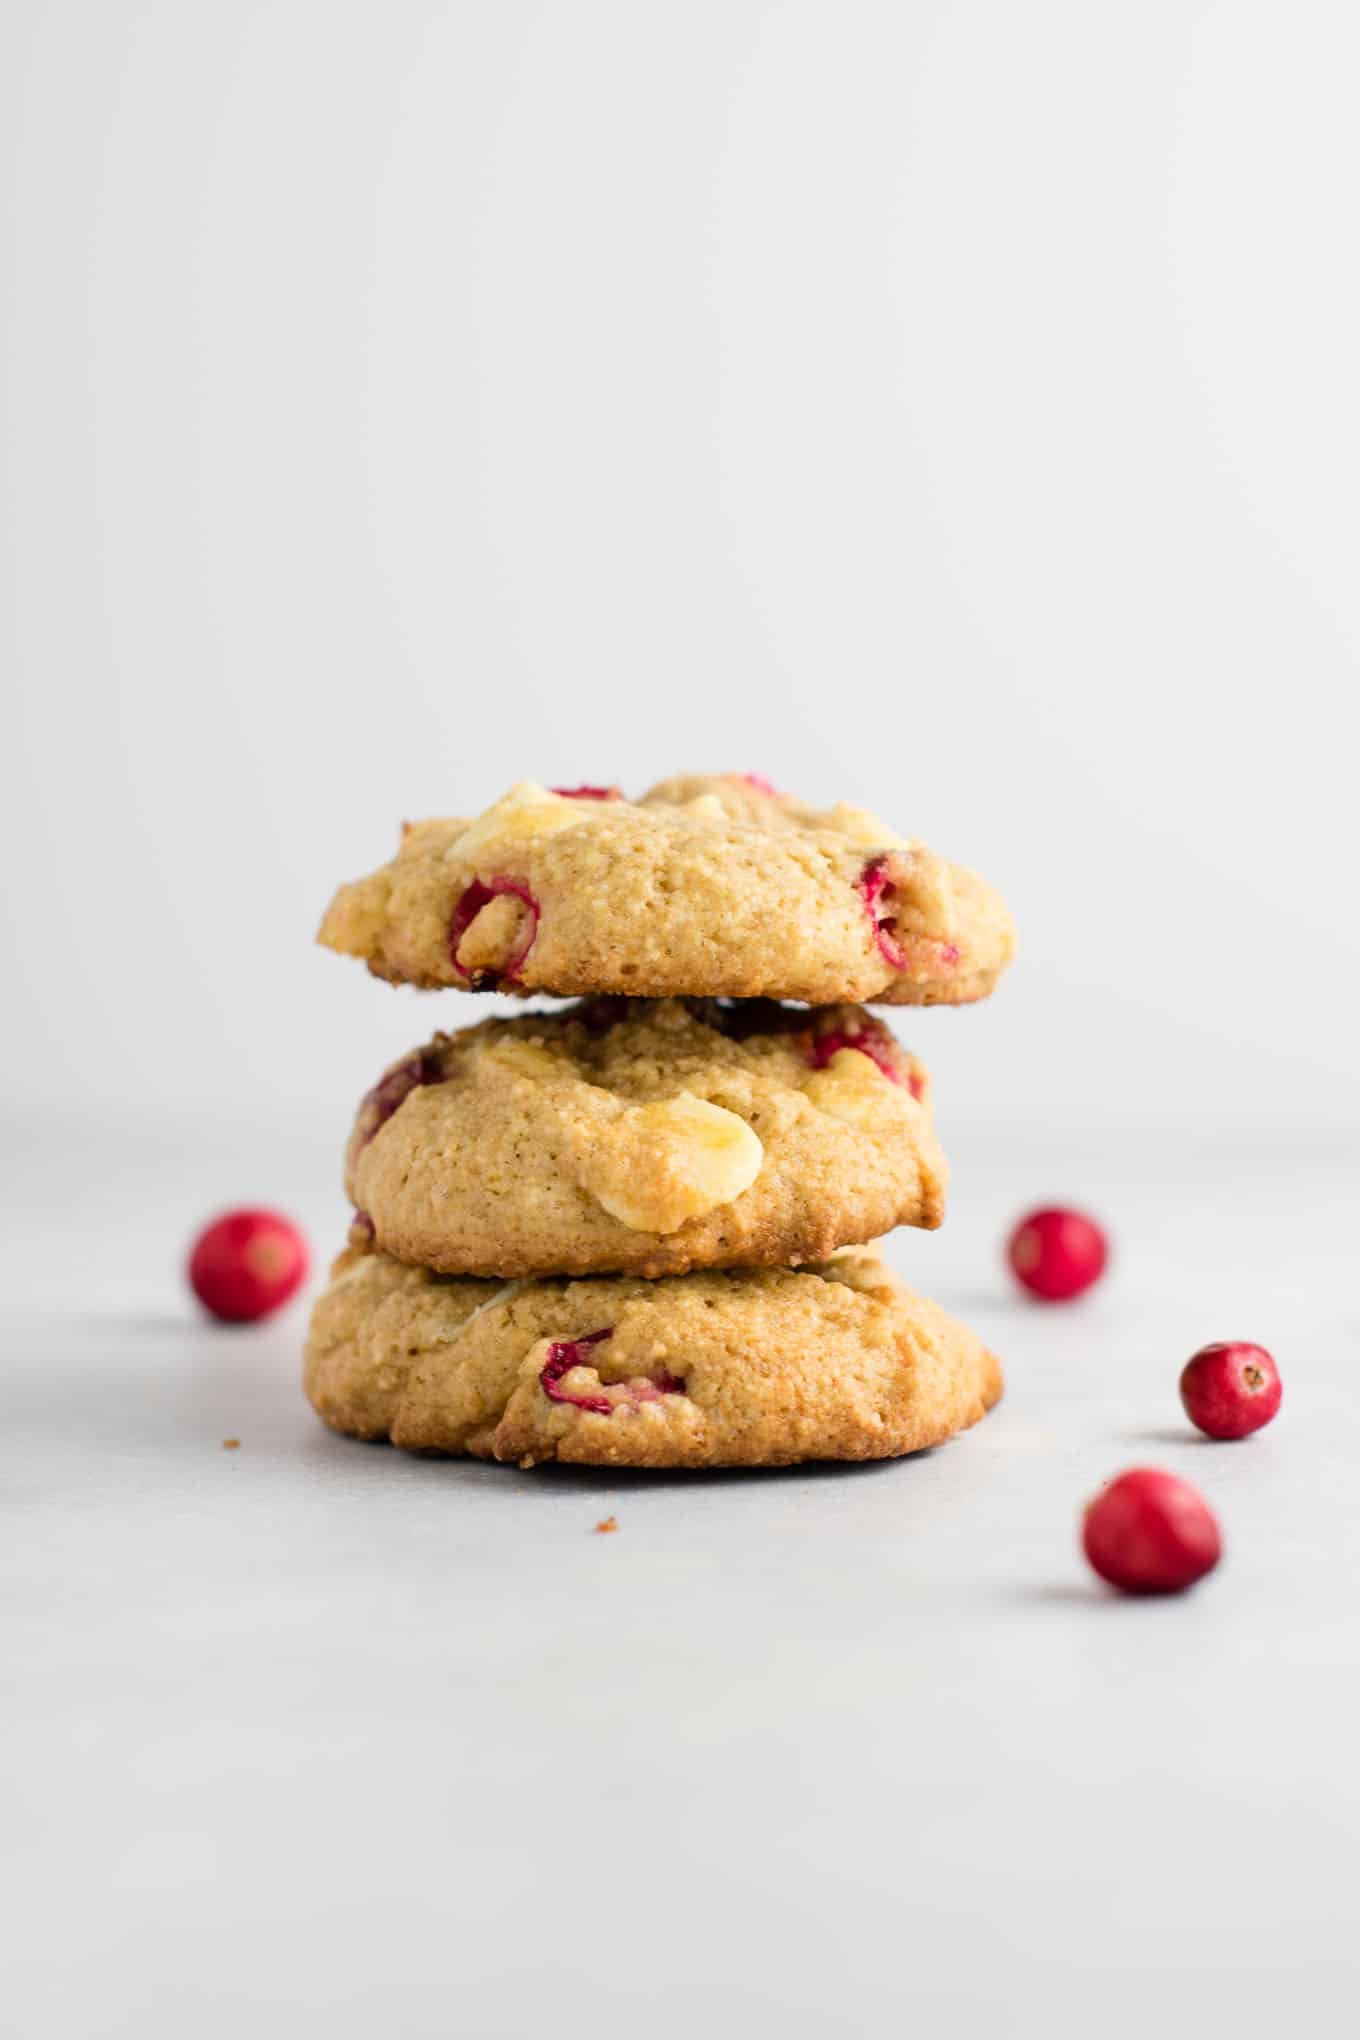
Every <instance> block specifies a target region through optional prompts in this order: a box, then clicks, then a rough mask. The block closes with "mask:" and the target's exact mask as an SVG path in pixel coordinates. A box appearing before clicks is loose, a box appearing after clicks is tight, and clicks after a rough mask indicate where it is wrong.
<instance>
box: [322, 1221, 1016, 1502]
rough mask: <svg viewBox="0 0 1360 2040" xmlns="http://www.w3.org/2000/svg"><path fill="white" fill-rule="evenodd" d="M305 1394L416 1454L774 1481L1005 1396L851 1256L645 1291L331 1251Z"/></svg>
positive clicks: (941, 1320)
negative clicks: (716, 1470) (751, 1471)
mask: <svg viewBox="0 0 1360 2040" xmlns="http://www.w3.org/2000/svg"><path fill="white" fill-rule="evenodd" d="M304 1384H305V1387H306V1391H307V1395H308V1397H309V1398H310V1400H311V1402H312V1404H313V1405H314V1407H315V1408H316V1410H317V1412H318V1414H319V1415H320V1416H321V1417H322V1418H323V1419H324V1420H325V1422H326V1423H327V1424H329V1425H330V1426H331V1427H332V1429H334V1430H337V1431H345V1432H348V1433H350V1434H352V1435H353V1436H355V1437H359V1438H390V1439H391V1440H392V1442H393V1443H394V1444H396V1445H402V1446H406V1447H408V1448H410V1449H412V1450H416V1451H434V1452H448V1453H470V1454H472V1455H473V1456H475V1457H477V1458H479V1459H504V1460H516V1461H518V1462H519V1464H520V1465H521V1466H532V1465H535V1464H537V1463H538V1462H540V1461H542V1460H550V1459H557V1460H564V1461H572V1462H574V1463H577V1464H582V1465H592V1466H655V1467H667V1466H675V1467H681V1466H692V1467H704V1466H788V1465H792V1464H793V1463H794V1462H796V1461H798V1460H801V1459H888V1458H892V1457H894V1456H895V1455H897V1454H899V1453H903V1452H916V1451H919V1450H920V1449H921V1448H922V1447H923V1446H927V1445H939V1444H941V1443H942V1442H943V1441H944V1440H945V1439H946V1438H950V1437H952V1436H953V1434H954V1433H955V1432H956V1431H961V1430H963V1429H964V1428H965V1427H966V1426H968V1425H969V1424H975V1423H976V1422H977V1421H978V1419H979V1418H980V1417H982V1416H984V1415H985V1414H986V1412H987V1410H988V1409H990V1408H991V1406H992V1404H993V1403H994V1402H996V1400H997V1398H998V1397H999V1396H1000V1394H1001V1370H1000V1367H999V1365H998V1363H997V1361H996V1360H995V1359H994V1358H993V1356H992V1355H991V1354H990V1353H989V1352H988V1351H987V1350H986V1348H985V1347H984V1346H983V1345H982V1343H981V1341H980V1340H979V1339H978V1338H976V1337H975V1335H974V1334H973V1333H972V1332H970V1331H967V1330H966V1329H965V1328H964V1326H962V1325H960V1324H957V1323H956V1322H955V1321H954V1320H953V1319H952V1318H950V1317H948V1316H946V1314H945V1313H944V1311H942V1310H941V1309H940V1308H939V1306H938V1305H936V1304H933V1303H929V1302H927V1301H926V1300H925V1298H923V1297H919V1296H916V1295H914V1294H913V1293H912V1291H911V1290H909V1289H908V1288H906V1287H905V1285H904V1284H903V1283H901V1282H900V1281H899V1280H898V1279H897V1277H896V1276H895V1275H893V1274H892V1273H891V1272H890V1271H889V1270H888V1269H887V1268H886V1267H885V1266H884V1265H883V1263H882V1262H881V1261H880V1260H879V1259H878V1258H877V1256H876V1255H875V1254H873V1253H872V1252H870V1251H868V1250H867V1249H865V1248H849V1249H847V1250H846V1251H845V1252H844V1253H841V1254H837V1255H836V1256H835V1257H834V1258H833V1259H831V1260H829V1261H825V1262H822V1263H819V1264H818V1265H817V1266H815V1267H809V1268H807V1269H790V1268H761V1269H757V1270H754V1271H750V1272H747V1273H744V1274H743V1273H735V1274H734V1273H730V1272H729V1273H717V1272H714V1271H711V1270H709V1271H705V1272H703V1273H700V1274H694V1275H674V1276H668V1277H665V1278H663V1279H662V1280H661V1281H659V1282H645V1281H641V1280H638V1279H636V1278H635V1277H633V1276H630V1275H610V1276H598V1277H596V1278H594V1279H593V1280H587V1281H560V1280H559V1281H538V1282H510V1283H502V1284H498V1283H495V1282H486V1281H477V1280H476V1279H474V1278H471V1277H465V1276H461V1277H460V1276H452V1275H434V1274H431V1273H430V1272H429V1271H428V1270H426V1269H423V1268H411V1267H407V1266H405V1265H404V1264H403V1263H402V1262H400V1261H394V1260H391V1259H390V1258H389V1257H388V1256H387V1255H385V1254H380V1253H378V1252H376V1251H374V1250H372V1249H369V1248H364V1247H351V1248H349V1249H347V1250H346V1252H344V1253H343V1254H341V1256H340V1258H339V1259H338V1260H337V1261H336V1263H335V1266H334V1268H333V1270H332V1273H331V1280H330V1285H329V1287H328V1288H327V1289H326V1290H325V1291H324V1292H323V1293H322V1295H321V1297H320V1299H319V1301H318V1302H317V1305H316V1308H315V1311H314V1312H313V1316H312V1324H311V1332H310V1335H309V1338H308V1342H307V1352H306V1360H305V1368H304Z"/></svg>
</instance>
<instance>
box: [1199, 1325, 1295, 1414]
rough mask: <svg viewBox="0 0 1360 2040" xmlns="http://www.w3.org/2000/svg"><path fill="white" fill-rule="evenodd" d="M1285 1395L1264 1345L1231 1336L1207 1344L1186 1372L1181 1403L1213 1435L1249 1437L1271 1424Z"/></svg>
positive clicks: (1202, 1347) (1201, 1348) (1273, 1363)
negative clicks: (1263, 1426) (1216, 1343)
mask: <svg viewBox="0 0 1360 2040" xmlns="http://www.w3.org/2000/svg"><path fill="white" fill-rule="evenodd" d="M1283 1393H1284V1391H1283V1389H1282V1388H1281V1386H1280V1376H1279V1371H1278V1369H1277V1368H1276V1365H1275V1362H1274V1361H1273V1360H1272V1359H1271V1357H1270V1355H1269V1353H1267V1351H1266V1349H1265V1347H1264V1346H1251V1345H1248V1344H1247V1342H1246V1341H1245V1340H1244V1339H1225V1340H1223V1341H1222V1342H1221V1343H1219V1344H1218V1345H1214V1346H1201V1347H1200V1349H1199V1351H1198V1353H1196V1354H1195V1355H1194V1356H1193V1358H1192V1359H1189V1360H1187V1361H1186V1363H1185V1367H1184V1370H1183V1372H1182V1374H1181V1401H1182V1402H1183V1403H1184V1404H1185V1414H1186V1416H1187V1417H1189V1419H1190V1421H1191V1423H1192V1424H1198V1426H1199V1428H1200V1430H1201V1431H1204V1432H1207V1434H1208V1436H1209V1437H1211V1438H1245V1437H1246V1436H1247V1435H1248V1433H1249V1432H1252V1431H1259V1430H1260V1428H1261V1426H1262V1425H1263V1424H1268V1423H1269V1422H1270V1420H1271V1418H1272V1417H1273V1416H1274V1414H1275V1412H1276V1411H1277V1410H1278V1409H1279V1407H1280V1397H1281V1395H1282V1394H1283Z"/></svg>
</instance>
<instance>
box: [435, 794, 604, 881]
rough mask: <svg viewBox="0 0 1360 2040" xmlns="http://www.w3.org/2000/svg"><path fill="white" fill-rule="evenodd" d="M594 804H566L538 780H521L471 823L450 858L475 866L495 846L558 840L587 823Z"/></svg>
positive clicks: (450, 853) (583, 802)
mask: <svg viewBox="0 0 1360 2040" xmlns="http://www.w3.org/2000/svg"><path fill="white" fill-rule="evenodd" d="M593 806H594V803H592V802H590V801H581V800H567V799H566V798H565V797H564V796H563V795H562V794H560V793H551V792H550V791H549V790H548V788H547V787H546V786H540V785H539V784H538V783H537V781H536V780H533V779H522V780H521V781H520V783H519V785H518V786H512V787H511V789H510V791H509V793H507V794H506V795H505V797H504V799H502V800H498V801H497V802H496V805H495V806H494V807H489V808H488V809H487V810H486V813H485V814H482V815H478V817H477V819H476V821H475V822H470V823H469V824H468V826H467V828H466V829H464V831H463V833H462V835H461V836H458V837H456V838H455V840H454V841H453V842H452V843H451V844H450V845H449V849H448V856H449V857H450V858H456V859H457V861H458V862H459V863H460V864H462V863H469V862H471V863H475V862H476V861H477V860H478V859H479V858H480V857H481V855H482V852H483V851H484V850H486V849H487V848H489V846H490V845H491V844H493V843H508V844H512V843H526V842H532V841H533V840H534V839H535V838H537V837H543V836H555V835H557V834H558V832H559V830H562V829H570V828H573V827H574V826H575V825H576V824H577V823H578V822H581V821H584V820H586V819H587V817H588V815H589V813H590V812H591V811H592V809H593Z"/></svg>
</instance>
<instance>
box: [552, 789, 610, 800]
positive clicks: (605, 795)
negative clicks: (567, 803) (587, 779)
mask: <svg viewBox="0 0 1360 2040" xmlns="http://www.w3.org/2000/svg"><path fill="white" fill-rule="evenodd" d="M548 791H549V793H555V794H558V795H559V796H560V797H561V799H563V800H622V799H623V795H622V793H621V792H620V791H619V789H618V787H617V786H550V787H549V788H548Z"/></svg>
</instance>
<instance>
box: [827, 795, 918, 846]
mask: <svg viewBox="0 0 1360 2040" xmlns="http://www.w3.org/2000/svg"><path fill="white" fill-rule="evenodd" d="M830 821H831V826H832V828H833V829H839V830H840V832H841V834H842V835H843V836H848V837H849V838H850V841H851V842H852V843H864V844H866V845H868V846H870V847H871V848H873V847H876V848H878V849H881V850H910V848H911V840H910V838H909V837H907V836H899V835H898V834H897V831H896V830H895V829H890V828H889V827H888V824H887V823H886V822H881V821H880V820H879V819H878V816H877V815H876V814H874V813H873V811H872V810H871V809H869V808H862V807H852V806H851V805H850V803H849V802H848V801H844V800H841V801H837V803H836V805H835V807H833V808H832V810H831V815H830Z"/></svg>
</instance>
